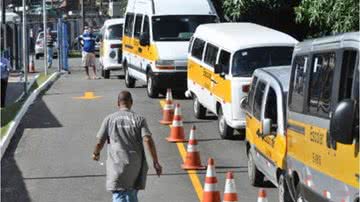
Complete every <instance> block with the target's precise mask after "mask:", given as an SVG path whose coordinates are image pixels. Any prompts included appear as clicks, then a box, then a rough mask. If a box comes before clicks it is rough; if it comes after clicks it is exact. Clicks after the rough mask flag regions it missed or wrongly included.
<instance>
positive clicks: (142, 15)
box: [123, 0, 218, 97]
mask: <svg viewBox="0 0 360 202" xmlns="http://www.w3.org/2000/svg"><path fill="white" fill-rule="evenodd" d="M125 18H126V19H125V29H124V37H123V62H125V63H126V66H127V68H126V69H125V68H124V70H125V82H126V83H129V82H128V79H129V78H130V79H133V80H132V81H133V82H134V81H135V80H141V81H145V82H147V84H148V89H147V90H148V95H149V96H150V97H155V96H157V94H158V93H159V92H161V91H165V90H166V89H167V88H172V89H174V90H186V71H187V70H186V69H187V48H188V45H189V39H190V37H191V35H192V33H193V32H194V31H195V28H196V27H197V26H198V25H199V24H203V23H209V22H217V21H218V17H217V14H216V12H215V9H214V8H213V6H212V4H211V2H210V1H209V0H196V1H193V0H171V1H169V0H129V2H128V5H127V9H126V17H125ZM174 33H176V35H174ZM172 34H173V35H172ZM142 35H146V36H147V37H146V38H147V42H148V43H147V44H146V45H141V42H140V38H141V36H142ZM127 86H128V87H129V86H131V85H127Z"/></svg>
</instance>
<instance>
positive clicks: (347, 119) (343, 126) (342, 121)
mask: <svg viewBox="0 0 360 202" xmlns="http://www.w3.org/2000/svg"><path fill="white" fill-rule="evenodd" d="M355 108H356V107H355V101H354V100H351V99H346V100H343V101H341V102H340V103H339V104H338V105H337V106H336V108H335V111H334V112H333V114H332V116H331V119H330V131H329V132H330V136H331V137H332V138H333V139H334V140H335V141H336V142H339V143H342V144H352V143H353V139H354V137H353V135H354V134H353V129H354V128H353V123H354V118H355V113H357V112H356V110H355Z"/></svg>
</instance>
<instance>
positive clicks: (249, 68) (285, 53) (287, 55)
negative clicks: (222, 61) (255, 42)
mask: <svg viewBox="0 0 360 202" xmlns="http://www.w3.org/2000/svg"><path fill="white" fill-rule="evenodd" d="M293 50H294V48H293V47H260V48H250V49H244V50H239V51H237V52H236V53H235V54H234V58H233V66H232V70H231V72H232V75H233V76H239V77H240V76H241V77H249V76H251V75H252V73H253V72H254V71H255V69H257V68H261V67H268V66H281V65H290V64H291V58H292V52H293Z"/></svg>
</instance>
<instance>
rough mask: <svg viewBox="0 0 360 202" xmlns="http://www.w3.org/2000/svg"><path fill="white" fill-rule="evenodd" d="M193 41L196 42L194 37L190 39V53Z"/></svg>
mask: <svg viewBox="0 0 360 202" xmlns="http://www.w3.org/2000/svg"><path fill="white" fill-rule="evenodd" d="M193 42H194V37H191V38H190V41H189V46H188V53H190V51H191V46H192V43H193Z"/></svg>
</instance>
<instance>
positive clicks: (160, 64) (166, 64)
mask: <svg viewBox="0 0 360 202" xmlns="http://www.w3.org/2000/svg"><path fill="white" fill-rule="evenodd" d="M155 66H156V68H158V69H163V70H164V69H167V70H171V69H175V61H174V60H157V61H155Z"/></svg>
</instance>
